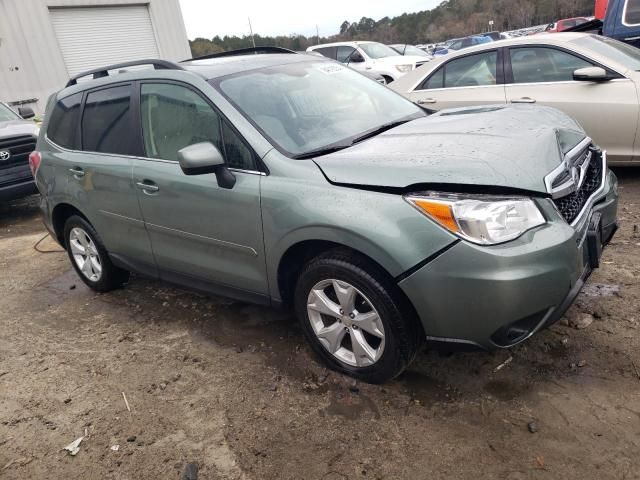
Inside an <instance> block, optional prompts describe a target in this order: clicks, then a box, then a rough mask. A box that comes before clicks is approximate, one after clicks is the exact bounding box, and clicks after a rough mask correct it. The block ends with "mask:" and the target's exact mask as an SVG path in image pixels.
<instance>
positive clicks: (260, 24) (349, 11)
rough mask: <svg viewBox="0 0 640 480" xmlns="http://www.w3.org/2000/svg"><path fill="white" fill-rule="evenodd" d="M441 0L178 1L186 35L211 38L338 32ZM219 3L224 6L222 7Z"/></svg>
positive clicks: (419, 8)
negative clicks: (344, 24) (367, 19)
mask: <svg viewBox="0 0 640 480" xmlns="http://www.w3.org/2000/svg"><path fill="white" fill-rule="evenodd" d="M441 1H442V0H314V1H304V0H303V1H301V0H230V1H227V0H180V6H181V7H182V15H183V17H184V23H185V25H186V27H187V35H188V36H189V39H191V40H193V39H194V38H196V37H203V38H213V37H214V36H216V35H220V36H221V37H222V36H224V35H238V36H242V35H245V34H248V33H249V24H248V20H247V17H251V24H252V26H253V32H254V33H259V34H261V35H290V34H293V33H298V34H302V35H307V36H311V35H315V34H316V24H317V25H318V28H319V31H320V36H328V35H333V34H335V33H338V30H339V28H340V24H341V23H342V22H343V21H344V20H348V21H350V22H354V21H358V20H360V18H362V17H370V18H373V19H374V20H379V19H381V18H383V17H386V16H388V17H394V16H397V15H402V14H403V13H405V12H406V13H412V12H418V11H420V10H429V9H431V8H434V7H435V6H437V5H438V4H439V3H440V2H441ZM221 5H224V6H223V7H222V6H221Z"/></svg>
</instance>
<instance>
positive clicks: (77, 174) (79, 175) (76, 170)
mask: <svg viewBox="0 0 640 480" xmlns="http://www.w3.org/2000/svg"><path fill="white" fill-rule="evenodd" d="M69 172H71V174H72V175H73V176H74V177H76V178H82V177H84V170H83V169H81V168H80V167H73V168H70V169H69Z"/></svg>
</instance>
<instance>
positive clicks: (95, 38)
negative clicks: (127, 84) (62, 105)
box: [49, 5, 159, 76]
mask: <svg viewBox="0 0 640 480" xmlns="http://www.w3.org/2000/svg"><path fill="white" fill-rule="evenodd" d="M49 12H50V14H51V21H52V23H53V28H54V30H55V32H56V36H57V37H58V43H59V44H60V49H61V50H62V55H63V57H64V61H65V63H66V65H67V70H68V71H69V75H71V76H73V75H76V74H78V73H80V72H83V71H86V70H91V69H93V68H98V67H102V66H105V65H109V64H114V63H121V62H126V61H129V60H139V59H143V58H158V57H159V55H158V45H157V43H156V37H155V35H154V33H153V26H152V24H151V18H150V17H149V9H148V8H147V6H145V5H142V6H140V5H135V6H117V7H92V8H52V9H50V10H49Z"/></svg>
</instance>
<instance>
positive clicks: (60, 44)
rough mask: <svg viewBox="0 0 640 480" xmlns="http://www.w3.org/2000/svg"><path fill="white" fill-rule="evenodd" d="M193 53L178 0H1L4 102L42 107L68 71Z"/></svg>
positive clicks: (0, 78) (0, 76) (0, 92)
mask: <svg viewBox="0 0 640 480" xmlns="http://www.w3.org/2000/svg"><path fill="white" fill-rule="evenodd" d="M145 58H162V59H165V60H173V61H180V60H184V59H187V58H191V52H190V50H189V41H188V39H187V32H186V30H185V26H184V21H183V19H182V12H181V10H180V5H179V3H178V0H142V1H141V0H0V101H4V102H7V103H10V104H14V105H27V106H30V107H32V108H33V109H34V110H35V111H36V112H39V113H42V112H43V110H44V108H45V106H46V102H47V98H48V96H49V95H50V94H51V93H53V92H55V91H57V90H60V89H61V88H63V87H64V85H65V84H66V83H67V81H68V80H69V77H70V76H72V75H75V74H77V73H80V72H83V71H86V70H90V69H92V68H97V67H101V66H105V65H109V64H114V63H121V62H126V61H129V60H138V59H145Z"/></svg>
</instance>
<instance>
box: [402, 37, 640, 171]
mask: <svg viewBox="0 0 640 480" xmlns="http://www.w3.org/2000/svg"><path fill="white" fill-rule="evenodd" d="M390 88H392V89H393V90H395V91H397V92H399V93H401V94H402V95H404V96H406V97H408V98H409V99H411V100H412V101H414V102H415V103H417V104H419V105H421V106H424V107H426V108H428V109H430V110H442V109H445V108H452V107H467V106H473V105H487V104H493V105H495V104H507V103H535V104H538V105H548V106H552V107H556V108H558V109H559V110H562V111H563V112H565V113H567V114H569V115H571V116H573V117H574V118H575V119H576V120H577V121H578V122H579V123H581V124H582V126H583V127H584V129H585V130H586V131H587V133H588V134H589V135H590V136H591V137H592V138H593V140H594V141H595V143H597V144H598V145H599V146H600V147H601V148H603V149H605V150H607V153H608V159H609V161H610V163H611V164H616V165H624V164H626V165H632V164H635V165H640V135H638V133H640V132H639V128H638V127H639V117H640V94H639V92H640V49H637V48H635V47H632V46H629V45H627V44H624V43H621V42H618V41H617V40H613V39H610V38H607V37H602V36H596V35H588V34H583V33H561V34H557V35H541V36H527V37H521V38H514V39H510V40H501V41H500V42H496V43H490V44H486V45H479V46H476V47H472V48H469V49H466V50H463V51H460V52H453V53H451V54H450V55H448V56H446V57H442V58H439V59H437V60H434V61H432V62H430V63H429V64H428V65H427V66H425V67H423V68H420V69H418V70H416V71H415V72H412V73H411V74H409V75H407V76H405V77H403V78H402V79H400V80H398V81H397V82H395V83H393V84H392V85H391V87H390Z"/></svg>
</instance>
